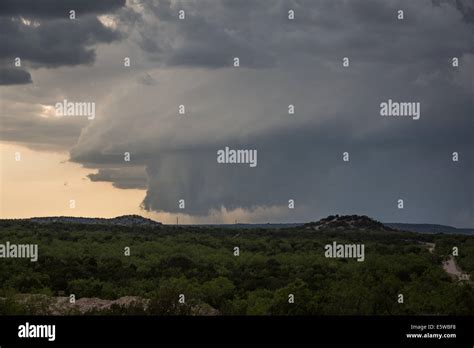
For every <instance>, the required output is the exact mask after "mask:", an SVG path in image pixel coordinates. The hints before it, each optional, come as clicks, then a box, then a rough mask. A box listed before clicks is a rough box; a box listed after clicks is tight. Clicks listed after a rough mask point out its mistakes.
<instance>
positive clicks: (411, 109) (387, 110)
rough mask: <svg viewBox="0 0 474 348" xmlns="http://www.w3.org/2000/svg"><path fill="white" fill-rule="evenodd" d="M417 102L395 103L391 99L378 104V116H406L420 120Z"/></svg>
mask: <svg viewBox="0 0 474 348" xmlns="http://www.w3.org/2000/svg"><path fill="white" fill-rule="evenodd" d="M420 112H421V111H420V103H419V102H396V101H392V99H389V100H387V101H386V102H382V103H380V116H407V117H412V118H413V119H414V120H419V119H420Z"/></svg>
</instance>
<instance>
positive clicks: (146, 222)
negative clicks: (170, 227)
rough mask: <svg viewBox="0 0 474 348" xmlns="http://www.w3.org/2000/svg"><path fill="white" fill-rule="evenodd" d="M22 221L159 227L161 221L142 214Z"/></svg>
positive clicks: (57, 217)
mask: <svg viewBox="0 0 474 348" xmlns="http://www.w3.org/2000/svg"><path fill="white" fill-rule="evenodd" d="M19 220H20V221H31V222H36V223H57V222H59V223H73V224H84V225H115V226H147V227H159V226H162V224H161V222H157V221H154V220H151V219H147V218H144V217H142V216H140V215H123V216H117V217H114V218H111V219H104V218H86V217H74V216H51V217H34V218H30V219H19Z"/></svg>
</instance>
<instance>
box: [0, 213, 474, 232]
mask: <svg viewBox="0 0 474 348" xmlns="http://www.w3.org/2000/svg"><path fill="white" fill-rule="evenodd" d="M0 221H29V222H35V223H73V224H85V225H115V226H142V227H160V226H163V225H162V224H161V222H158V221H154V220H151V219H148V218H144V217H142V216H140V215H123V216H117V217H115V218H111V219H104V218H86V217H73V216H52V217H34V218H30V219H0ZM179 226H180V227H186V226H196V227H213V228H228V229H254V228H264V229H282V228H297V227H304V228H306V229H313V230H315V231H319V230H327V229H335V230H348V231H350V230H362V231H363V230H371V231H395V230H398V231H409V232H417V233H444V234H474V228H456V227H452V226H446V225H436V224H409V223H392V222H390V223H382V222H379V221H377V220H374V219H372V218H370V217H368V216H365V215H330V216H328V217H326V218H324V219H321V220H319V221H316V222H309V223H256V224H245V223H238V224H189V225H179Z"/></svg>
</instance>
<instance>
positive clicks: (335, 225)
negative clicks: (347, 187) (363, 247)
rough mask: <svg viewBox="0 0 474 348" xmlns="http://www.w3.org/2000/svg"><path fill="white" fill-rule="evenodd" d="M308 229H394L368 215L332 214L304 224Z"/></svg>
mask: <svg viewBox="0 0 474 348" xmlns="http://www.w3.org/2000/svg"><path fill="white" fill-rule="evenodd" d="M304 227H306V228H307V229H313V230H315V231H321V230H329V229H332V230H344V231H349V230H371V231H393V229H392V228H391V227H389V226H385V225H384V224H383V223H381V222H379V221H376V220H374V219H371V218H369V217H368V216H366V215H341V216H339V215H330V216H328V217H327V218H324V219H321V220H319V221H316V222H310V223H307V224H304Z"/></svg>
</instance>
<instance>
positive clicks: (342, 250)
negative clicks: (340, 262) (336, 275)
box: [324, 242, 365, 262]
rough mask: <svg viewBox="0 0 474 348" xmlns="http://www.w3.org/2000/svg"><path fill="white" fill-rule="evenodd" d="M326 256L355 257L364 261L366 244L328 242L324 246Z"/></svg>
mask: <svg viewBox="0 0 474 348" xmlns="http://www.w3.org/2000/svg"><path fill="white" fill-rule="evenodd" d="M324 250H325V252H324V256H326V257H328V258H341V259H347V258H354V259H357V261H359V262H362V261H364V260H365V245H364V244H338V243H337V242H333V243H332V244H326V246H325V247H324Z"/></svg>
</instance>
